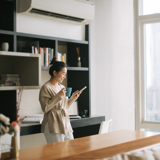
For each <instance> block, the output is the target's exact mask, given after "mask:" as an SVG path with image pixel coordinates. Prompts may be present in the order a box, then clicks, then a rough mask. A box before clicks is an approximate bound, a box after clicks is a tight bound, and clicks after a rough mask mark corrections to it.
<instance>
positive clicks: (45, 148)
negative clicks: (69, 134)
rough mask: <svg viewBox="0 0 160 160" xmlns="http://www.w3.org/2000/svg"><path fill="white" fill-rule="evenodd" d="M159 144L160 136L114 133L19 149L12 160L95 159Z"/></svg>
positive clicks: (133, 132) (135, 132)
mask: <svg viewBox="0 0 160 160" xmlns="http://www.w3.org/2000/svg"><path fill="white" fill-rule="evenodd" d="M156 143H160V134H159V133H154V132H143V131H126V130H124V131H115V132H110V133H105V134H101V135H94V136H89V137H83V138H77V139H74V140H69V141H64V142H58V143H52V144H46V145H42V146H37V147H31V148H26V149H21V150H20V151H19V153H20V156H19V158H18V159H14V160H42V159H43V160H55V159H61V160H75V159H85V160H91V159H98V158H105V157H110V156H113V155H115V154H118V153H122V152H127V151H131V150H134V149H138V148H142V147H145V146H149V145H152V144H156Z"/></svg>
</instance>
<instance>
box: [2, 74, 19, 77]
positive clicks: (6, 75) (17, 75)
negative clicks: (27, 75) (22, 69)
mask: <svg viewBox="0 0 160 160" xmlns="http://www.w3.org/2000/svg"><path fill="white" fill-rule="evenodd" d="M1 77H19V74H1Z"/></svg>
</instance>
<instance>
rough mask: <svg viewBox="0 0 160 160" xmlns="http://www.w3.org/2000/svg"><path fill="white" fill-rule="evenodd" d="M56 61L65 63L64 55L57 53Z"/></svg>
mask: <svg viewBox="0 0 160 160" xmlns="http://www.w3.org/2000/svg"><path fill="white" fill-rule="evenodd" d="M57 60H58V61H62V62H64V63H66V53H59V52H57Z"/></svg>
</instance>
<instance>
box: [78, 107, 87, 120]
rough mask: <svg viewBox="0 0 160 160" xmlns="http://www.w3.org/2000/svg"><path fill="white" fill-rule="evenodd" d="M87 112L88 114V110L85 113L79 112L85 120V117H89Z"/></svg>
mask: <svg viewBox="0 0 160 160" xmlns="http://www.w3.org/2000/svg"><path fill="white" fill-rule="evenodd" d="M87 112H88V110H86V109H85V110H83V111H80V112H79V115H80V116H81V117H83V118H85V117H87Z"/></svg>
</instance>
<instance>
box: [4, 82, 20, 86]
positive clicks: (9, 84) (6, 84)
mask: <svg viewBox="0 0 160 160" xmlns="http://www.w3.org/2000/svg"><path fill="white" fill-rule="evenodd" d="M4 85H5V86H20V83H19V82H16V83H15V82H13V83H9V82H6V83H5V84H4Z"/></svg>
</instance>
